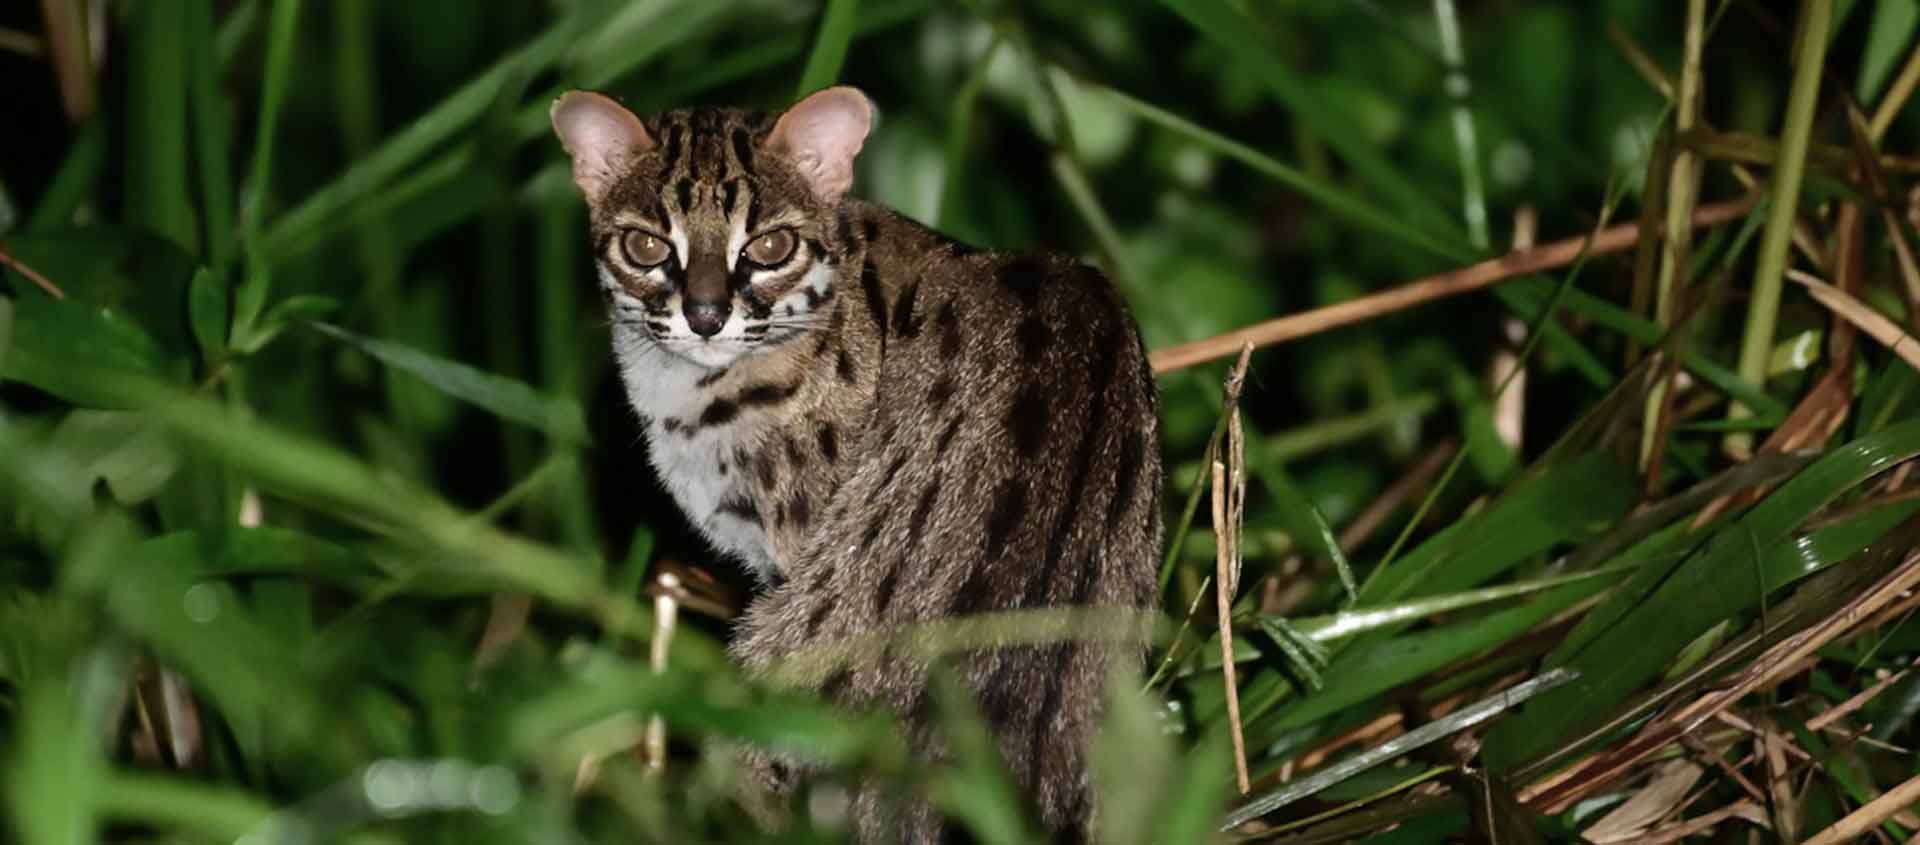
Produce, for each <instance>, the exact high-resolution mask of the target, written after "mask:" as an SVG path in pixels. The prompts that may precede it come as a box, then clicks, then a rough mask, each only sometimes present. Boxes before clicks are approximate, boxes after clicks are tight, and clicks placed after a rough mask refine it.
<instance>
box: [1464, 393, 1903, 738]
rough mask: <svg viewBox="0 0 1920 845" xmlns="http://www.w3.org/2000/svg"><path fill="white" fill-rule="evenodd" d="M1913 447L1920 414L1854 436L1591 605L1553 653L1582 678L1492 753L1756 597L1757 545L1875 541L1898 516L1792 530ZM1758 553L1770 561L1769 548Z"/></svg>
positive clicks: (1614, 690)
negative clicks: (1686, 551)
mask: <svg viewBox="0 0 1920 845" xmlns="http://www.w3.org/2000/svg"><path fill="white" fill-rule="evenodd" d="M1915 455H1920V420H1910V421H1907V422H1904V423H1900V424H1898V425H1895V426H1892V427H1889V428H1887V429H1885V430H1883V431H1881V432H1878V433H1876V434H1871V435H1868V436H1866V437H1862V438H1860V439H1858V440H1855V441H1854V442H1852V443H1849V444H1847V445H1846V446H1843V447H1841V448H1839V449H1836V450H1835V451H1834V452H1833V453H1832V454H1829V455H1827V456H1826V457H1825V458H1822V459H1821V460H1820V461H1819V462H1817V463H1815V464H1813V465H1812V466H1810V467H1808V468H1807V469H1805V470H1803V471H1802V472H1801V473H1800V474H1799V475H1796V476H1794V477H1793V479H1792V480H1790V481H1788V482H1787V483H1786V484H1784V485H1782V486H1781V487H1780V489H1778V490H1776V491H1774V492H1773V493H1772V494H1771V495H1769V496H1767V498H1765V499H1763V500H1761V502H1760V503H1759V504H1758V505H1755V506H1754V507H1753V509H1752V510H1750V511H1748V512H1747V513H1746V514H1745V515H1743V516H1742V517H1741V518H1740V519H1738V520H1736V521H1734V522H1732V523H1730V524H1728V525H1727V526H1726V527H1724V528H1722V529H1721V530H1719V531H1717V532H1715V533H1714V535H1713V536H1712V537H1711V538H1710V539H1708V540H1707V541H1706V542H1705V543H1704V544H1702V545H1701V547H1700V548H1699V549H1698V550H1697V551H1696V552H1695V553H1694V554H1691V555H1688V556H1686V557H1685V558H1684V559H1682V560H1680V561H1677V562H1675V563H1674V564H1672V565H1670V566H1667V567H1654V568H1649V569H1647V570H1644V571H1642V572H1641V573H1639V574H1638V575H1636V576H1635V578H1634V579H1633V582H1632V583H1630V584H1628V585H1627V586H1626V587H1624V588H1623V589H1622V590H1621V591H1620V592H1619V593H1618V594H1616V595H1615V596H1614V597H1613V598H1612V599H1611V600H1610V601H1609V603H1607V604H1603V605H1602V606H1601V607H1599V608H1596V609H1595V610H1594V611H1593V612H1592V613H1591V614H1589V616H1588V617H1587V619H1585V620H1584V621H1583V622H1582V623H1581V625H1580V627H1579V628H1577V629H1575V631H1574V633H1573V634H1571V635H1570V636H1569V638H1568V640H1567V642H1566V644H1565V645H1563V646H1562V647H1561V648H1560V649H1559V650H1558V651H1557V652H1556V653H1555V655H1554V656H1553V658H1551V660H1552V662H1554V663H1558V664H1562V665H1567V666H1571V667H1574V668H1576V669H1578V670H1580V671H1581V672H1582V673H1583V675H1582V678H1581V681H1580V682H1579V683H1578V684H1576V685H1574V686H1573V687H1570V688H1568V689H1567V690H1565V691H1562V692H1560V693H1557V694H1555V695H1553V696H1550V697H1548V698H1547V699H1543V700H1542V702H1541V703H1540V704H1539V706H1537V707H1532V708H1528V709H1527V710H1526V711H1525V712H1524V713H1522V714H1521V715H1520V717H1519V718H1518V719H1516V720H1514V721H1513V722H1512V723H1510V724H1508V725H1506V726H1504V727H1503V728H1501V729H1500V730H1497V731H1495V733H1494V735H1493V736H1492V737H1490V738H1489V744H1488V747H1487V753H1488V759H1489V761H1490V762H1495V763H1497V764H1499V765H1511V764H1512V763H1514V762H1516V761H1519V760H1522V759H1525V758H1527V757H1531V756H1533V755H1536V754H1538V753H1540V752H1541V751H1543V750H1545V749H1546V748H1547V747H1548V746H1549V745H1550V744H1551V743H1552V742H1553V741H1555V740H1557V739H1559V738H1560V737H1563V736H1565V735H1567V734H1568V733H1569V732H1571V731H1572V730H1574V729H1575V728H1577V727H1579V726H1581V725H1583V724H1585V723H1587V722H1590V721H1592V720H1593V719H1595V718H1596V717H1597V716H1598V715H1600V714H1601V713H1603V712H1605V711H1606V710H1608V709H1610V708H1611V707H1613V706H1614V705H1615V704H1617V703H1618V702H1620V701H1621V700H1622V699H1623V698H1625V696H1626V695H1628V694H1629V693H1631V692H1632V691H1634V690H1635V689H1637V688H1638V687H1640V686H1641V685H1643V684H1645V683H1647V682H1648V681H1650V680H1652V679H1653V678H1654V677H1655V676H1656V675H1658V674H1659V671H1660V669H1661V667H1662V666H1664V665H1666V663H1667V662H1668V661H1669V660H1670V659H1672V657H1673V656H1674V655H1675V654H1677V653H1679V651H1680V649H1681V648H1683V647H1684V646H1685V645H1686V644H1687V643H1688V642H1690V641H1691V640H1692V639H1693V638H1694V637H1697V636H1699V635H1700V634H1701V633H1702V632H1704V631H1706V629H1707V628H1709V627H1712V625H1714V624H1715V623H1717V622H1719V621H1720V620H1722V619H1726V618H1728V617H1730V616H1733V615H1735V614H1737V613H1740V612H1743V611H1745V610H1747V609H1750V608H1753V607H1756V606H1758V604H1759V602H1760V601H1761V600H1762V597H1763V596H1764V595H1765V594H1766V593H1767V592H1769V591H1770V590H1771V589H1772V588H1774V587H1775V586H1776V585H1775V584H1772V583H1762V584H1755V583H1754V579H1755V576H1754V574H1753V573H1754V571H1755V569H1754V565H1755V564H1754V559H1755V557H1756V556H1757V555H1756V552H1755V550H1756V549H1760V550H1772V549H1775V548H1776V547H1778V548H1779V549H1780V550H1781V551H1782V552H1783V553H1787V554H1789V555H1790V557H1789V561H1790V562H1792V561H1796V560H1812V561H1814V562H1815V563H1816V564H1818V563H1822V562H1824V563H1831V562H1832V561H1833V560H1836V559H1844V558H1845V557H1848V556H1851V555H1852V554H1853V553H1854V552H1856V551H1857V550H1858V548H1859V547H1864V545H1865V544H1867V543H1869V542H1871V541H1872V540H1873V538H1874V537H1877V536H1878V535H1879V533H1880V532H1884V531H1885V530H1886V529H1887V528H1890V527H1891V526H1892V522H1885V523H1880V522H1868V523H1863V524H1855V525H1853V526H1850V530H1849V531H1847V532H1844V533H1841V532H1836V533H1830V534H1826V536H1825V538H1824V539H1821V538H1819V537H1818V535H1816V538H1811V539H1810V538H1800V539H1799V540H1797V541H1796V540H1795V539H1793V537H1792V532H1793V531H1794V530H1795V528H1796V527H1797V526H1799V525H1800V524H1801V523H1802V522H1805V521H1806V519H1807V518H1808V517H1809V516H1811V515H1812V514H1813V513H1814V512H1815V511H1817V510H1819V509H1820V508H1821V507H1824V506H1825V505H1826V504H1827V503H1829V502H1831V501H1833V500H1834V499H1835V498H1837V497H1839V496H1841V495H1842V494H1844V493H1846V492H1848V491H1850V490H1852V489H1854V488H1855V487H1857V486H1859V484H1860V483H1861V482H1863V481H1865V480H1866V479H1868V478H1871V477H1872V476H1874V475H1876V474H1878V473H1879V472H1881V471H1883V470H1885V469H1886V468H1887V467H1889V466H1892V465H1893V464H1896V463H1898V462H1900V461H1902V460H1906V459H1908V458H1911V457H1914V456H1915ZM1826 531H1828V532H1835V531H1836V529H1826ZM1759 557H1761V558H1762V562H1763V566H1762V570H1764V569H1765V566H1764V561H1765V560H1766V556H1765V555H1759ZM1803 569H1804V567H1803Z"/></svg>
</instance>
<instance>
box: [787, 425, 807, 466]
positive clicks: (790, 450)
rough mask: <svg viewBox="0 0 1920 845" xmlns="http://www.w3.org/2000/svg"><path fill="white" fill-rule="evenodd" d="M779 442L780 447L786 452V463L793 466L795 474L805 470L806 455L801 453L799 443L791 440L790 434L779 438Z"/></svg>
mask: <svg viewBox="0 0 1920 845" xmlns="http://www.w3.org/2000/svg"><path fill="white" fill-rule="evenodd" d="M781 440H782V445H784V446H785V447H786V450H787V463H790V464H792V465H793V469H794V471H795V472H798V471H800V470H802V469H805V468H806V466H807V453H806V452H804V451H801V449H800V441H798V440H795V439H793V435H792V434H788V435H787V436H785V437H783V438H781Z"/></svg>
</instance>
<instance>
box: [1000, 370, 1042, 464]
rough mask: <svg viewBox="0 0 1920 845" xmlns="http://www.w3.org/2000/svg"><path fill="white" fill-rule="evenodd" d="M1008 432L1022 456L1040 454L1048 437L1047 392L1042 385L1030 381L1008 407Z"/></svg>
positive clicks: (1028, 456)
mask: <svg viewBox="0 0 1920 845" xmlns="http://www.w3.org/2000/svg"><path fill="white" fill-rule="evenodd" d="M1007 433H1008V434H1011V435H1012V436H1013V448H1014V450H1015V451H1017V452H1019V453H1020V456H1021V457H1023V458H1031V457H1033V456H1035V455H1038V454H1040V447H1041V446H1042V445H1044V444H1045V443H1046V439H1047V394H1046V393H1045V392H1043V391H1042V389H1041V387H1040V385H1038V384H1034V383H1028V384H1027V385H1026V386H1024V387H1022V388H1021V389H1020V395H1018V396H1016V397H1014V400H1013V404H1012V405H1010V406H1008V407H1007Z"/></svg>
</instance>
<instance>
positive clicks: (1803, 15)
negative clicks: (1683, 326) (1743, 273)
mask: <svg viewBox="0 0 1920 845" xmlns="http://www.w3.org/2000/svg"><path fill="white" fill-rule="evenodd" d="M1832 19H1833V0H1805V2H1803V3H1802V4H1801V5H1800V37H1799V39H1798V42H1797V43H1796V44H1795V47H1794V53H1795V54H1796V56H1795V59H1796V60H1795V63H1794V71H1793V87H1792V90H1791V91H1790V93H1789V94H1788V96H1787V119H1786V125H1785V127H1784V128H1783V129H1782V130H1781V133H1780V162H1779V165H1778V166H1777V167H1775V168H1774V170H1773V189H1772V191H1771V195H1772V197H1773V203H1772V204H1771V205H1770V206H1768V208H1767V226H1766V229H1765V230H1764V231H1763V232H1762V233H1761V240H1760V254H1759V266H1758V267H1757V268H1756V269H1755V270H1754V274H1753V292H1752V298H1751V299H1750V300H1749V301H1748V303H1747V326H1746V331H1745V334H1744V335H1743V336H1742V338H1741V343H1740V365H1739V373H1740V377H1741V378H1744V379H1746V380H1747V381H1749V382H1751V383H1753V384H1765V383H1766V380H1767V354H1768V352H1770V351H1771V350H1772V348H1773V337H1774V329H1775V327H1776V326H1777V325H1778V324H1779V320H1780V291H1781V287H1782V285H1783V282H1784V280H1785V278H1786V270H1787V249H1788V247H1790V246H1791V245H1792V244H1791V239H1792V237H1793V223H1794V214H1795V213H1796V212H1797V211H1798V210H1799V208H1800V184H1801V180H1802V178H1803V177H1804V176H1805V175H1806V168H1807V140H1808V139H1809V138H1810V137H1812V135H1813V117H1814V107H1815V106H1816V105H1818V104H1819V101H1820V71H1821V69H1822V68H1823V67H1824V66H1825V62H1826V56H1827V29H1828V26H1829V24H1831V22H1832ZM1752 415H1753V411H1752V409H1750V408H1748V407H1746V405H1744V404H1741V403H1739V402H1735V403H1734V404H1733V408H1732V413H1731V415H1730V417H1731V418H1732V419H1736V420H1738V419H1745V418H1747V417H1750V416H1752ZM1725 446H1726V450H1727V452H1728V453H1729V454H1732V455H1734V456H1736V457H1743V456H1745V455H1746V454H1748V453H1749V452H1751V451H1752V449H1753V434H1752V433H1751V432H1744V431H1736V432H1733V433H1732V434H1729V435H1728V436H1727V439H1726V442H1725Z"/></svg>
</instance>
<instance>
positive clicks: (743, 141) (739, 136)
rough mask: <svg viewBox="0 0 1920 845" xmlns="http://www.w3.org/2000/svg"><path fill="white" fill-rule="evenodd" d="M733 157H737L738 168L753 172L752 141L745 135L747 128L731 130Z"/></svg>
mask: <svg viewBox="0 0 1920 845" xmlns="http://www.w3.org/2000/svg"><path fill="white" fill-rule="evenodd" d="M732 137H733V157H734V158H736V159H739V161H740V169H742V170H745V171H746V172H748V173H752V172H753V141H752V139H751V138H748V137H747V130H745V129H735V130H733V136H732Z"/></svg>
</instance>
